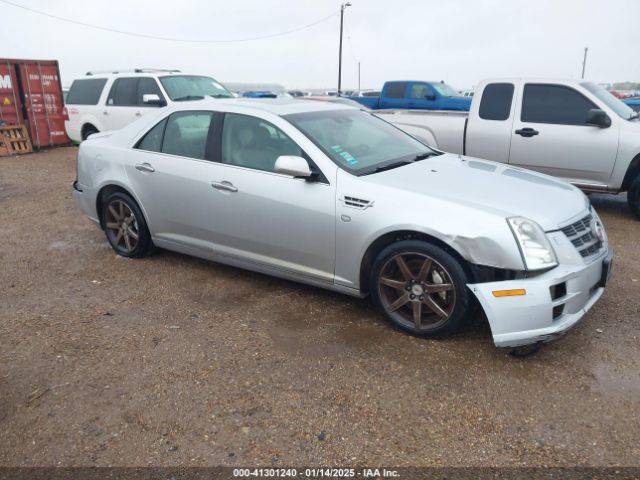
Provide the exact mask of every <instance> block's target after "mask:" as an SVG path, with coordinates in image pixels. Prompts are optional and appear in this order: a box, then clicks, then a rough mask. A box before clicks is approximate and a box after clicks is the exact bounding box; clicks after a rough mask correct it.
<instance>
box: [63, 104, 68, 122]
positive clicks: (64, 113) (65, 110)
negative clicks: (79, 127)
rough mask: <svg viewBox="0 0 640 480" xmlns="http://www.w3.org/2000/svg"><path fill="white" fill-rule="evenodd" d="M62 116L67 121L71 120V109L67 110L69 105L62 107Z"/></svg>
mask: <svg viewBox="0 0 640 480" xmlns="http://www.w3.org/2000/svg"><path fill="white" fill-rule="evenodd" d="M62 116H63V117H64V119H65V120H66V121H67V122H68V121H69V110H67V107H64V108H63V109H62Z"/></svg>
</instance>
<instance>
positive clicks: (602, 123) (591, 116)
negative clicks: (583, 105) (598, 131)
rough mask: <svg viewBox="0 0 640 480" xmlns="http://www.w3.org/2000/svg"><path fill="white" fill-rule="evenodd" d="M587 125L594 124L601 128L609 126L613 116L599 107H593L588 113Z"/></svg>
mask: <svg viewBox="0 0 640 480" xmlns="http://www.w3.org/2000/svg"><path fill="white" fill-rule="evenodd" d="M587 125H594V126H596V127H600V128H608V127H610V126H611V117H609V115H607V112H605V111H604V110H600V109H599V108H592V109H590V110H589V113H588V114H587Z"/></svg>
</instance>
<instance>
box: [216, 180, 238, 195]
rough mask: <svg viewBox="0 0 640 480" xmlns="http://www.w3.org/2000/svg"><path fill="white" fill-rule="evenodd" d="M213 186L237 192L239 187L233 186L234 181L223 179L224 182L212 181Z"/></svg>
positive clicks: (217, 188)
mask: <svg viewBox="0 0 640 480" xmlns="http://www.w3.org/2000/svg"><path fill="white" fill-rule="evenodd" d="M211 186H212V187H213V188H215V189H216V190H223V191H225V192H233V193H235V192H237V191H238V188H237V187H234V186H233V183H231V182H227V181H226V180H223V181H222V182H211Z"/></svg>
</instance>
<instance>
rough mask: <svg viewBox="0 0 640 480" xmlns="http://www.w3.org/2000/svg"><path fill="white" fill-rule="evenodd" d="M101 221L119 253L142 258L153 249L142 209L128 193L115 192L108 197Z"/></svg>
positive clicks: (112, 244) (108, 238)
mask: <svg viewBox="0 0 640 480" xmlns="http://www.w3.org/2000/svg"><path fill="white" fill-rule="evenodd" d="M101 221H102V225H103V226H104V231H105V234H106V235H107V240H109V243H110V244H111V247H112V248H113V249H114V250H115V251H116V253H117V254H118V255H122V256H123V257H132V258H140V257H145V256H147V255H149V254H150V253H151V251H152V250H153V242H152V241H151V234H150V233H149V229H148V228H147V223H146V221H145V219H144V216H143V215H142V211H141V210H140V208H139V207H138V204H137V203H136V202H135V201H134V200H133V198H131V197H130V196H129V195H127V194H126V193H123V192H114V193H112V194H111V195H109V196H108V197H107V198H106V200H105V202H104V204H103V207H102V218H101Z"/></svg>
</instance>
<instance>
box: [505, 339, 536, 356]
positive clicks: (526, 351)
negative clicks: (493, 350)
mask: <svg viewBox="0 0 640 480" xmlns="http://www.w3.org/2000/svg"><path fill="white" fill-rule="evenodd" d="M541 348H542V342H536V343H531V344H529V345H522V346H520V347H515V348H512V349H511V350H510V351H509V355H511V356H512V357H518V358H524V357H530V356H531V355H535V354H536V353H538V352H539V351H540V349H541Z"/></svg>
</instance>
